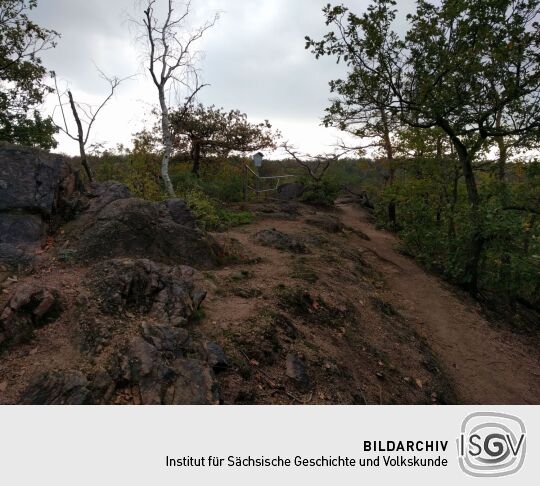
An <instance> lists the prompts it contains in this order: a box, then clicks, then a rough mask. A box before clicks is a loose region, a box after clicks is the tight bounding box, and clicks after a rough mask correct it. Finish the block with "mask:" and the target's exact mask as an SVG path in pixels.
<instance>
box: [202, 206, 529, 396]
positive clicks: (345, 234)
mask: <svg viewBox="0 0 540 486" xmlns="http://www.w3.org/2000/svg"><path fill="white" fill-rule="evenodd" d="M326 213H327V212H326V211H316V210H314V209H311V208H308V207H306V206H299V214H298V215H297V216H296V217H294V216H290V217H287V216H286V215H283V214H282V212H280V210H279V209H278V208H276V214H277V217H272V213H267V214H266V216H267V217H266V218H262V219H260V220H259V221H258V222H257V223H255V224H252V225H249V226H247V227H242V228H238V229H235V230H233V231H231V232H229V233H228V234H227V237H228V238H232V239H234V240H236V241H237V242H239V243H240V244H241V246H242V247H243V248H244V250H245V251H247V252H248V253H250V254H251V255H252V256H255V257H259V258H260V261H257V260H255V263H252V264H251V265H245V264H241V263H240V264H235V265H231V266H229V267H227V268H225V269H222V270H220V271H218V272H210V273H208V274H207V278H208V279H210V280H211V281H213V282H214V287H213V289H212V291H211V292H210V295H209V298H208V300H207V302H206V306H205V314H206V319H205V320H204V322H203V328H204V332H206V333H207V334H210V335H213V336H214V338H215V339H216V340H217V341H218V342H220V343H221V344H222V345H223V346H224V348H225V349H226V351H227V353H228V354H229V355H230V356H232V357H233V360H234V363H235V365H236V366H233V367H232V368H231V370H230V371H229V372H226V373H224V374H223V375H221V377H220V381H221V386H222V390H223V393H224V396H225V401H226V402H227V403H314V404H315V403H368V404H379V403H383V404H392V403H461V404H465V403H467V404H469V403H470V404H514V403H515V404H532V403H540V360H539V356H540V353H539V347H538V341H537V340H532V338H527V337H524V336H522V335H517V334H514V333H512V332H511V330H509V329H504V328H500V327H495V326H493V325H491V324H490V323H489V322H487V321H486V319H485V318H484V317H483V316H482V315H481V313H480V309H479V306H478V305H477V304H476V303H475V302H474V301H473V300H472V299H470V298H468V297H467V296H465V295H462V294H461V293H460V292H459V291H458V290H456V289H453V288H452V287H451V286H449V285H448V284H446V283H444V282H443V281H442V280H441V279H439V278H438V277H436V276H433V275H429V274H427V273H426V272H425V271H424V270H423V269H422V268H420V267H419V266H418V265H417V264H416V263H415V262H414V261H413V260H411V259H410V258H408V257H405V256H403V255H401V254H400V253H399V252H398V251H397V249H396V247H397V245H398V241H397V239H396V238H395V236H393V235H392V234H390V233H388V232H385V231H380V230H377V229H375V227H374V225H373V224H372V223H371V222H370V221H369V216H368V214H367V213H366V212H365V211H364V210H363V209H361V208H359V207H358V206H356V205H354V204H351V203H342V204H338V206H337V208H336V210H335V211H333V214H332V216H333V217H335V218H337V219H339V220H340V221H341V222H342V223H343V224H344V225H345V229H344V231H342V232H340V233H337V234H330V233H328V232H325V231H323V230H320V229H317V227H314V226H313V225H310V224H307V223H306V221H307V220H309V219H310V218H311V219H313V217H314V216H315V218H316V217H318V216H325V214H326ZM268 228H273V229H276V230H278V231H280V232H283V233H285V234H288V235H292V236H294V237H295V238H297V239H298V240H300V241H303V242H305V243H306V245H307V247H308V249H309V253H308V254H306V255H296V254H291V253H287V252H284V251H280V250H277V249H273V248H266V247H263V246H261V245H260V244H258V243H257V242H256V241H255V240H254V238H253V236H254V235H255V234H256V233H257V232H258V231H260V230H263V229H268ZM366 237H367V238H366ZM248 260H249V258H248ZM306 295H308V296H309V298H307V297H306ZM301 296H304V297H306V301H307V303H308V306H307V308H302V303H300V304H299V306H300V309H298V308H295V304H297V307H298V302H297V300H299V298H300V300H301ZM295 299H296V300H295ZM309 305H311V307H309ZM284 319H285V320H286V322H287V323H288V324H287V327H288V326H289V324H292V325H293V326H294V328H295V329H296V331H295V332H294V333H293V334H296V335H295V336H291V335H290V333H289V335H287V333H286V332H284V331H283V329H280V323H281V324H282V321H283V320H284ZM291 353H292V354H294V355H296V356H299V357H300V358H301V359H302V360H303V361H304V362H305V364H306V373H307V374H308V375H309V377H310V384H311V386H310V387H308V388H307V389H306V390H305V391H304V393H299V391H298V390H296V389H295V387H294V386H293V384H291V379H290V378H288V377H287V376H286V374H285V370H286V360H287V355H290V354H291Z"/></svg>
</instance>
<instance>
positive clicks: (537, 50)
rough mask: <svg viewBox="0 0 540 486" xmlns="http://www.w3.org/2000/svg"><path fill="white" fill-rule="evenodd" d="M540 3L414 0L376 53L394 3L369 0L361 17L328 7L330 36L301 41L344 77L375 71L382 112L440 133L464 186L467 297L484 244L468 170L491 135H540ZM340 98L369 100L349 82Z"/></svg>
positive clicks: (474, 282)
mask: <svg viewBox="0 0 540 486" xmlns="http://www.w3.org/2000/svg"><path fill="white" fill-rule="evenodd" d="M539 4H540V1H539V0H443V1H441V2H440V3H437V4H434V3H431V2H429V1H426V0H419V1H418V2H417V9H416V12H415V13H414V14H412V15H409V16H408V21H409V30H408V32H407V33H406V35H405V36H402V37H399V36H398V35H397V34H396V33H394V32H388V33H386V34H385V39H388V40H384V43H383V46H384V49H382V50H381V49H371V48H370V46H377V45H380V42H381V41H380V37H381V32H380V28H379V26H380V25H390V26H391V25H392V23H393V22H394V20H395V18H396V10H395V5H396V2H395V1H394V0H374V1H372V3H371V5H370V7H369V8H368V10H367V12H366V13H364V14H363V15H360V16H359V15H355V14H354V13H352V12H350V11H349V10H348V9H347V8H346V7H344V6H337V7H332V6H330V5H329V6H327V7H326V8H325V9H324V14H325V16H326V21H327V24H328V25H331V26H332V27H333V28H334V30H333V31H332V32H330V33H329V34H328V35H327V36H326V37H325V38H324V39H323V40H322V41H320V42H315V41H313V40H311V39H308V47H311V48H312V49H313V51H314V53H315V55H317V56H321V55H333V56H338V58H341V59H343V60H344V61H345V62H346V63H347V65H348V68H349V70H348V71H349V73H348V78H347V79H351V76H354V77H356V78H358V77H361V76H365V77H367V78H368V79H369V77H370V75H372V76H375V75H376V76H377V80H378V81H377V82H378V84H379V85H380V86H383V87H387V88H389V90H390V95H389V96H388V99H387V100H386V101H385V107H386V109H387V110H388V111H389V112H391V113H393V114H395V115H396V116H397V117H398V119H399V122H400V123H401V124H404V125H407V126H411V127H416V128H420V129H431V128H433V127H438V128H439V129H441V130H442V131H443V132H444V133H445V134H446V135H447V136H448V137H449V139H450V141H451V143H452V145H453V147H454V150H455V154H456V156H457V158H458V160H459V163H460V165H461V170H462V173H463V179H464V182H465V186H466V190H467V198H468V204H469V226H470V234H469V243H468V251H467V252H466V254H465V256H464V259H465V267H464V276H463V281H464V282H466V283H467V284H468V287H469V289H470V290H471V291H472V292H473V293H474V292H476V290H477V284H478V270H479V264H480V260H481V256H482V251H483V249H484V245H485V243H486V239H485V237H484V232H483V217H482V216H483V215H482V212H481V210H480V204H481V198H480V194H479V191H478V185H477V178H476V175H475V172H474V164H475V162H476V161H477V160H478V158H479V157H481V155H482V154H483V152H484V150H485V147H486V146H487V145H488V144H490V143H492V142H493V141H495V140H496V137H519V136H527V137H532V138H538V129H539V127H540V103H539V93H540V29H539V25H538V20H539ZM359 73H360V74H359ZM355 86H357V89H356V88H355ZM345 94H346V96H347V97H346V102H347V103H348V104H349V105H351V106H355V105H360V104H361V103H366V102H369V99H370V97H371V94H368V93H367V92H366V90H365V89H364V86H363V85H362V84H361V83H360V84H355V82H354V79H353V82H351V83H350V90H349V92H347V93H345ZM370 106H371V105H370Z"/></svg>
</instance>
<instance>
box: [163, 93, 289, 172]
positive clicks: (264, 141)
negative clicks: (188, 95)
mask: <svg viewBox="0 0 540 486" xmlns="http://www.w3.org/2000/svg"><path fill="white" fill-rule="evenodd" d="M171 125H172V129H173V133H174V136H175V144H176V146H177V147H179V148H181V147H187V148H188V150H189V152H190V154H191V159H192V160H193V172H194V173H195V174H198V173H199V165H200V160H201V157H204V156H224V157H227V156H228V155H229V154H230V153H232V152H240V153H248V152H254V151H257V150H263V149H267V148H274V147H275V144H276V139H277V137H278V136H279V134H278V133H277V132H274V131H273V130H272V125H271V124H270V122H268V121H265V122H263V123H251V122H249V121H248V119H247V115H246V114H244V113H242V112H240V111H239V110H231V111H228V112H227V111H225V110H223V108H216V107H215V106H209V107H206V106H204V105H202V104H200V103H199V104H194V105H190V106H188V107H185V108H182V109H180V110H177V111H176V112H174V113H172V114H171Z"/></svg>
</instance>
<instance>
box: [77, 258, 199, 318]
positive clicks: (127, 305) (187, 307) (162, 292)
mask: <svg viewBox="0 0 540 486" xmlns="http://www.w3.org/2000/svg"><path fill="white" fill-rule="evenodd" d="M87 282H88V283H87V285H88V288H89V289H90V290H91V291H92V292H94V293H95V294H96V296H97V297H98V299H99V301H100V302H101V307H102V311H103V312H106V313H108V314H115V313H122V312H124V311H125V310H127V309H129V310H132V311H135V312H139V313H142V314H145V315H151V316H154V317H155V318H156V319H159V320H160V321H166V324H169V325H173V326H182V325H184V324H186V323H187V322H188V320H189V319H190V318H191V316H192V315H193V313H194V312H195V310H197V309H198V308H199V306H200V305H201V302H202V301H203V300H204V298H205V297H206V291H205V289H203V288H202V287H201V286H200V285H199V283H198V274H197V272H196V271H195V270H194V269H192V268H190V267H185V266H177V267H168V266H165V265H161V264H158V263H154V262H152V261H150V260H121V259H115V260H107V261H105V262H102V263H98V264H96V265H94V266H92V267H91V268H90V270H89V272H88V274H87Z"/></svg>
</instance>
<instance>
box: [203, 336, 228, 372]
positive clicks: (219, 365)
mask: <svg viewBox="0 0 540 486" xmlns="http://www.w3.org/2000/svg"><path fill="white" fill-rule="evenodd" d="M204 349H205V352H206V361H207V362H208V364H209V365H210V366H211V367H212V369H213V370H214V371H216V372H219V371H222V370H224V369H226V368H227V367H228V366H229V360H228V359H227V355H226V354H225V351H223V349H222V348H221V346H220V345H219V344H217V343H215V342H213V341H210V342H208V343H206V344H205V346H204Z"/></svg>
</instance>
